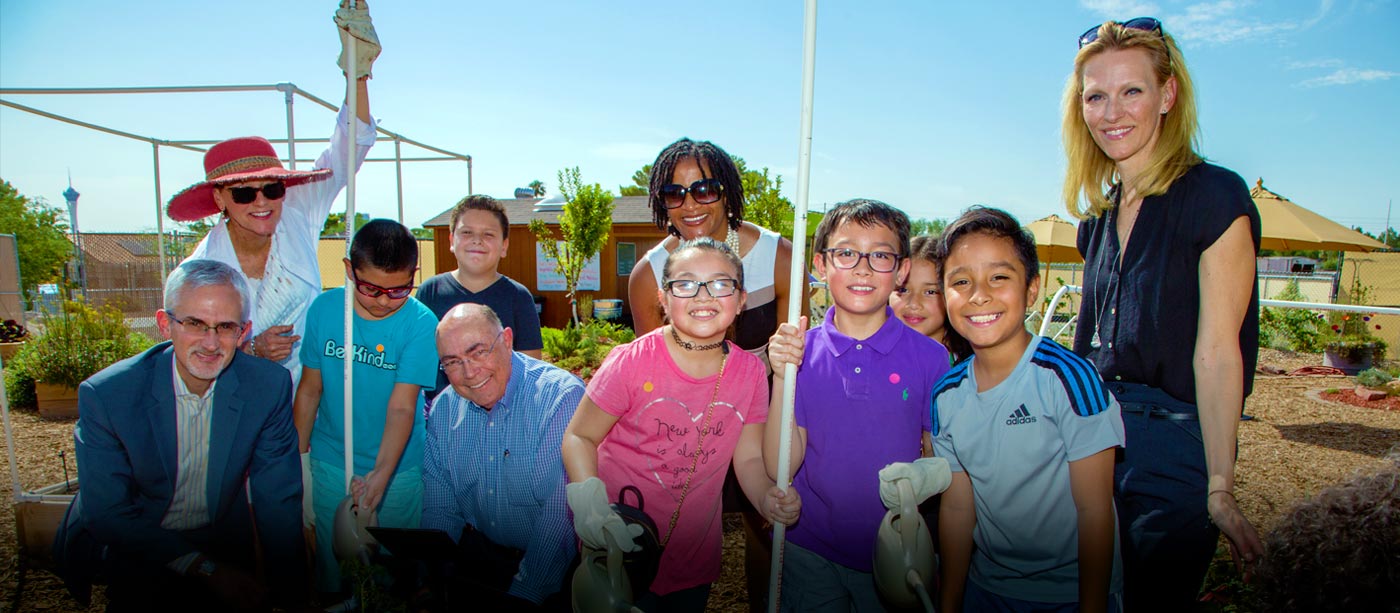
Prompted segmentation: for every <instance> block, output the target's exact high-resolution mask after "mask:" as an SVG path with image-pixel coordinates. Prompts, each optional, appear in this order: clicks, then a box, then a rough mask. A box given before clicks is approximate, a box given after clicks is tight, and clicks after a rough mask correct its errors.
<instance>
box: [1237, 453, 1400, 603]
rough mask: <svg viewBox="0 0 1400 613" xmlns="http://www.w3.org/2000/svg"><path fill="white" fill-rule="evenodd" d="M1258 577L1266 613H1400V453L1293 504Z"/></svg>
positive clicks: (1271, 538) (1267, 545)
mask: <svg viewBox="0 0 1400 613" xmlns="http://www.w3.org/2000/svg"><path fill="white" fill-rule="evenodd" d="M1256 573H1257V588H1256V592H1257V593H1258V594H1259V599H1260V601H1261V603H1262V604H1263V605H1264V607H1263V608H1262V609H1261V610H1264V611H1281V612H1282V611H1377V612H1381V611H1400V591H1397V587H1396V586H1400V455H1397V454H1396V453H1394V452H1392V453H1391V455H1390V462H1389V465H1388V466H1387V467H1385V468H1384V469H1382V470H1381V471H1380V472H1378V473H1374V474H1369V475H1363V476H1360V477H1357V478H1355V479H1352V480H1351V481H1348V482H1346V483H1342V484H1339V485H1334V486H1332V487H1329V488H1327V489H1324V490H1322V491H1321V492H1318V494H1317V497H1316V498H1313V499H1311V500H1305V501H1303V502H1300V503H1298V504H1297V505H1296V506H1294V507H1293V510H1292V511H1291V512H1289V513H1288V515H1286V516H1285V517H1284V519H1283V521H1282V522H1281V523H1280V524H1279V525H1278V526H1277V527H1275V528H1274V529H1273V531H1272V532H1270V533H1269V535H1268V536H1267V537H1266V538H1265V540H1264V556H1263V558H1262V559H1261V560H1260V563H1259V566H1258V568H1257V569H1256Z"/></svg>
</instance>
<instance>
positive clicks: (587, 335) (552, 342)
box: [540, 319, 636, 379]
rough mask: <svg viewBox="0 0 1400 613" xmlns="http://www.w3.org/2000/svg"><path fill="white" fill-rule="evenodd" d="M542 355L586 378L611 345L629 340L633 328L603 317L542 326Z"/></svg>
mask: <svg viewBox="0 0 1400 613" xmlns="http://www.w3.org/2000/svg"><path fill="white" fill-rule="evenodd" d="M540 334H541V336H542V337H543V340H544V355H545V358H546V359H548V360H549V361H551V362H553V363H554V365H555V366H558V367H560V368H563V369H565V370H568V371H571V372H573V373H574V374H577V375H578V376H580V377H582V378H584V379H587V378H589V377H591V376H593V371H595V370H597V369H598V366H599V365H601V364H602V363H603V358H606V357H608V352H609V351H612V348H613V347H615V346H617V345H621V344H623V343H630V342H632V340H633V339H634V338H635V337H636V335H635V334H633V332H632V329H631V328H628V327H625V326H622V325H618V324H615V323H612V322H609V321H606V320H602V319H593V320H590V321H588V322H587V323H585V324H583V325H573V324H570V325H568V326H565V327H563V328H541V329H540Z"/></svg>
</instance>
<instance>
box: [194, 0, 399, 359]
mask: <svg viewBox="0 0 1400 613" xmlns="http://www.w3.org/2000/svg"><path fill="white" fill-rule="evenodd" d="M356 4H357V5H358V8H355V9H349V8H341V9H340V11H338V12H337V13H336V24H337V26H338V27H339V29H340V31H341V40H342V44H343V43H344V41H345V40H346V38H347V37H349V36H354V37H355V38H356V39H357V40H358V41H359V43H358V44H359V46H358V48H357V51H358V54H357V56H358V59H359V61H358V63H357V64H358V65H357V66H355V67H354V69H355V74H356V76H357V78H358V83H357V87H356V113H355V114H356V118H357V119H358V121H357V122H356V124H357V125H356V133H355V142H354V144H355V147H356V161H355V163H356V170H358V168H359V165H360V164H362V163H363V162H364V159H365V156H366V155H368V153H369V148H370V146H372V145H373V144H374V138H375V126H374V119H373V118H372V117H370V114H369V89H368V85H367V82H368V80H369V78H370V67H371V66H372V64H373V62H374V59H375V58H376V57H378V55H379V44H378V37H377V36H376V35H375V34H374V26H373V24H372V23H371V22H370V18H369V12H368V8H367V7H366V6H365V3H364V0H359V1H358V2H357V3H356ZM344 56H345V54H344V53H342V58H341V59H342V62H341V63H342V64H344ZM342 70H345V68H344V66H342ZM346 119H347V109H345V108H342V109H341V110H340V115H339V116H338V117H337V118H336V123H335V130H334V133H333V134H332V135H331V143H330V148H329V149H327V150H326V151H324V152H322V153H321V155H320V157H318V158H316V163H315V165H314V166H313V168H312V170H288V169H286V168H284V167H283V166H282V162H281V160H280V159H279V156H278V154H277V151H276V150H275V149H273V147H272V144H271V143H270V142H268V141H267V140H266V139H263V138H260V137H241V138H234V139H230V140H226V141H223V142H221V143H219V144H217V145H214V146H213V147H211V148H210V149H209V151H208V152H206V153H205V155H204V170H205V180H204V181H201V182H199V183H196V184H194V185H192V186H190V187H188V188H186V189H184V190H183V191H181V192H180V193H178V194H175V197H174V198H171V199H170V203H169V205H168V206H167V208H166V212H167V214H168V215H170V218H171V219H174V220H175V221H198V220H202V219H204V218H206V217H209V216H210V215H214V214H218V215H219V217H218V219H216V220H215V221H214V227H213V228H212V229H211V230H210V231H209V234H208V235H206V236H205V237H204V239H203V240H201V241H200V242H199V245H197V246H196V247H195V249H194V252H193V253H191V254H190V256H189V258H188V259H214V260H218V261H220V262H224V263H225V264H228V265H230V266H233V267H234V268H235V269H237V270H239V271H241V272H242V273H243V276H244V277H245V279H246V280H247V282H248V290H249V294H250V295H251V296H252V298H253V327H252V330H251V331H250V332H249V338H248V341H247V342H246V343H244V344H243V346H242V347H243V350H244V351H246V352H248V353H251V354H253V355H256V356H259V357H263V358H267V359H269V360H272V361H274V362H278V363H280V364H281V365H283V366H285V367H286V368H287V370H288V372H289V373H290V374H291V376H292V383H293V384H294V385H295V384H296V383H297V381H298V379H299V378H300V377H301V360H300V359H299V357H298V355H297V354H298V345H299V341H300V339H301V334H302V331H303V330H304V329H305V326H304V323H305V322H303V321H302V320H303V319H304V318H305V315H306V309H307V307H308V306H309V305H310V304H311V301H312V300H314V299H315V298H316V296H318V295H320V293H321V273H320V266H319V264H318V263H317V259H316V246H317V243H318V241H319V240H320V235H321V228H322V227H323V226H324V225H325V221H326V217H327V215H329V214H330V209H331V205H332V204H333V203H334V202H335V198H336V196H337V195H338V194H340V191H341V190H342V189H343V188H344V187H345V184H346V182H347V178H348V176H349V173H350V172H351V171H349V170H348V169H346V167H345V166H346V148H347V147H349V146H351V143H350V136H349V134H348V131H347V129H346Z"/></svg>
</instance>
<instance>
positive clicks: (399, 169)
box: [394, 136, 407, 225]
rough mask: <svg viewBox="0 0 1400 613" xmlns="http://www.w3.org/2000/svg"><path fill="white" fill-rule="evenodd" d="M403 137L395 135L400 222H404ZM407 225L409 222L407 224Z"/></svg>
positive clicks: (395, 168)
mask: <svg viewBox="0 0 1400 613" xmlns="http://www.w3.org/2000/svg"><path fill="white" fill-rule="evenodd" d="M402 144H403V139H400V138H399V137H398V136H395V137H394V177H395V179H396V183H397V185H398V186H399V223H401V224H402V223H403V150H402V148H401V147H400V145H402ZM405 225H407V224H405Z"/></svg>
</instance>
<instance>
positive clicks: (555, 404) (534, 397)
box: [422, 303, 584, 609]
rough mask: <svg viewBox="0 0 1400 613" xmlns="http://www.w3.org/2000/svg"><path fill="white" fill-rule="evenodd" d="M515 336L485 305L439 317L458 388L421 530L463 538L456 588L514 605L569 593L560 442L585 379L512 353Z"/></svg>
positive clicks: (433, 431)
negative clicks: (566, 588)
mask: <svg viewBox="0 0 1400 613" xmlns="http://www.w3.org/2000/svg"><path fill="white" fill-rule="evenodd" d="M512 335H513V331H512V330H511V329H510V328H503V327H502V326H501V321H500V319H499V318H497V316H496V314H495V313H494V312H493V311H492V310H491V308H490V307H487V306H484V305H480V304H470V303H468V304H461V305H458V306H456V307H454V308H453V309H452V310H451V311H449V312H448V313H447V314H446V315H444V316H443V318H442V322H441V323H439V324H438V328H437V346H438V356H439V358H440V359H441V365H442V370H443V372H444V373H446V374H447V380H448V382H449V383H451V387H450V388H448V389H447V390H445V391H444V392H443V393H442V394H441V395H439V396H438V397H437V399H436V400H434V401H433V407H432V414H431V415H429V416H428V424H427V445H426V451H425V452H424V458H423V521H422V526H423V527H424V528H434V529H438V530H442V531H444V532H446V533H447V534H448V535H450V536H451V537H452V538H453V539H454V540H457V541H458V545H459V548H460V550H461V553H462V555H461V556H459V560H458V563H457V569H456V577H457V579H459V581H456V582H453V585H455V586H458V587H457V588H456V589H460V590H461V591H462V593H464V594H471V598H472V602H473V603H474V604H478V605H482V604H483V601H482V599H483V598H490V597H495V598H498V599H500V600H499V601H498V603H495V604H501V605H506V606H509V607H510V608H512V609H515V608H518V607H521V606H524V605H525V604H526V603H525V602H522V601H528V603H532V604H534V605H540V604H543V603H545V602H546V601H547V600H549V597H550V596H551V595H553V594H556V593H558V592H559V591H560V588H561V587H562V586H563V584H564V578H565V577H564V575H565V573H566V572H567V571H568V568H569V566H570V564H571V562H572V561H573V558H574V555H575V553H576V545H575V541H574V531H573V525H572V523H570V519H569V514H568V506H567V504H566V503H565V496H564V484H565V476H564V464H563V461H562V460H561V459H560V451H559V449H560V444H561V440H562V438H563V435H564V427H565V426H567V425H568V424H569V419H570V418H572V417H573V414H574V409H576V408H577V407H578V403H579V400H580V399H582V398H583V393H584V384H583V382H582V381H580V380H579V379H578V377H575V376H573V375H572V374H570V373H569V372H568V371H566V370H563V369H561V368H558V367H556V366H554V365H551V364H549V363H547V362H542V361H540V360H536V359H534V358H531V357H529V356H526V355H524V354H521V353H519V352H515V351H512V350H511V347H512V344H511V341H512ZM460 580H465V581H467V582H469V583H468V584H465V585H464V584H462V583H461V581H460ZM481 587H486V588H488V589H486V590H481V589H479V588H481ZM497 592H499V593H497ZM555 600H557V599H555ZM551 604H553V602H551ZM488 608H490V607H488Z"/></svg>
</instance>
